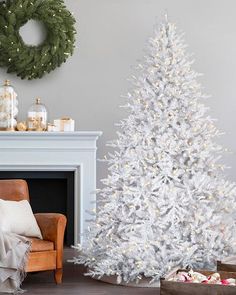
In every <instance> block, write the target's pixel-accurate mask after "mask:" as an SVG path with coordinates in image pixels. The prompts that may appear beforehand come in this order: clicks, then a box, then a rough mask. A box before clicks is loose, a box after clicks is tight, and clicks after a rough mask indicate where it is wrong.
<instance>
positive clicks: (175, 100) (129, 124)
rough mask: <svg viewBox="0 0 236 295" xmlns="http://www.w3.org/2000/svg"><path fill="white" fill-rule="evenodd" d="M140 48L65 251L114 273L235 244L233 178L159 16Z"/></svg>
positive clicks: (180, 261)
mask: <svg viewBox="0 0 236 295" xmlns="http://www.w3.org/2000/svg"><path fill="white" fill-rule="evenodd" d="M148 49H149V53H148V54H147V55H146V56H145V61H144V64H143V65H142V66H139V71H138V75H137V77H132V81H133V82H132V83H133V85H134V86H133V90H132V91H131V92H129V93H128V95H127V104H126V106H125V107H126V108H127V109H128V110H129V115H128V118H127V119H126V120H125V121H123V122H125V124H124V123H121V124H120V128H121V131H120V132H118V133H117V135H118V138H117V139H116V140H114V141H112V142H110V143H109V146H111V147H113V148H114V149H115V152H114V153H113V154H111V155H109V156H108V157H107V158H105V159H107V162H108V164H109V175H108V177H107V178H106V179H104V180H103V184H104V188H103V189H102V190H101V191H100V193H99V196H98V206H99V210H98V212H97V215H96V220H95V221H93V222H92V223H91V225H90V231H89V232H88V233H87V238H86V241H85V244H84V245H83V249H82V252H81V253H80V255H79V256H78V257H77V258H75V259H74V262H75V263H81V264H85V265H86V266H87V267H88V268H89V275H91V276H94V275H98V276H103V275H106V276H111V275H113V274H116V275H117V282H118V283H121V282H122V281H125V282H130V281H137V280H139V279H140V278H142V277H148V278H150V280H154V281H158V280H159V278H160V277H161V276H163V275H165V274H166V273H167V272H169V271H170V269H172V268H174V267H185V266H187V265H189V266H192V267H198V268H205V267H210V268H211V267H213V266H214V264H215V260H216V259H222V258H223V256H230V255H232V254H234V255H235V254H236V231H235V226H236V224H235V220H236V218H235V214H236V213H235V212H236V197H235V196H236V188H235V184H234V183H230V182H229V181H226V180H225V178H224V176H223V175H222V171H221V169H220V167H219V165H217V164H216V163H217V161H218V156H219V153H221V152H222V151H223V150H222V148H221V147H220V146H219V145H217V144H216V143H215V142H214V141H215V137H216V136H218V135H219V134H217V133H216V132H215V127H214V120H212V119H211V118H210V117H209V116H208V115H207V114H206V111H207V109H206V108H205V106H204V105H203V104H202V103H201V99H203V98H205V97H206V96H205V95H204V94H203V93H202V88H201V86H200V85H199V83H198V82H197V78H198V76H199V75H198V74H197V73H196V72H195V71H193V70H192V69H191V65H192V60H191V59H190V57H189V55H187V54H186V52H185V44H184V42H183V40H182V35H179V34H178V32H177V30H176V26H175V25H174V24H172V23H169V22H168V21H167V20H164V21H163V22H162V23H161V25H160V26H159V28H158V29H157V30H156V33H155V35H154V37H152V38H150V40H149V43H148ZM167 121H168V122H167ZM209 126H210V127H209ZM196 131H197V133H196ZM150 137H151V138H152V140H149V139H150ZM150 159H151V161H150ZM114 163H115V164H114ZM131 180H132V181H131ZM226 208H227V210H226ZM97 223H99V224H100V225H101V226H100V227H98V226H97ZM222 229H223V230H222ZM110 236H112V240H111V239H110V238H109V237H110ZM95 240H96V243H94V241H95ZM108 245H109V248H108ZM78 249H80V247H79V248H78ZM128 249H130V251H129V250H128Z"/></svg>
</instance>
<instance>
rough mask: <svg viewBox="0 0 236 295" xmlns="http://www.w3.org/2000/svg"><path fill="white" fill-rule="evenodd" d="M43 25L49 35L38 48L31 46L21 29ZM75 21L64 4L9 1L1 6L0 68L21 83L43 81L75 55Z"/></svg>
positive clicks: (50, 0) (38, 0) (40, 0)
mask: <svg viewBox="0 0 236 295" xmlns="http://www.w3.org/2000/svg"><path fill="white" fill-rule="evenodd" d="M31 19H33V20H37V21H41V22H42V23H43V24H44V25H45V27H46V31H47V36H46V39H45V41H44V42H43V43H42V44H40V45H39V46H29V45H27V44H25V43H24V41H23V39H22V37H21V36H20V33H19V30H20V28H21V27H22V26H23V25H24V24H26V23H27V22H28V21H29V20H31ZM74 25H75V19H74V17H73V16H72V14H71V13H70V12H69V11H68V10H67V9H66V7H65V4H64V1H63V0H6V1H3V2H0V66H1V67H7V72H8V73H12V72H15V73H16V74H17V76H19V77H21V78H22V79H29V80H32V79H37V78H42V77H43V76H44V75H45V74H46V73H49V72H51V71H53V70H54V69H55V68H57V67H60V66H61V64H62V63H63V62H65V61H66V59H67V58H68V57H69V56H70V55H72V54H73V51H74V47H75V34H76V30H75V26H74Z"/></svg>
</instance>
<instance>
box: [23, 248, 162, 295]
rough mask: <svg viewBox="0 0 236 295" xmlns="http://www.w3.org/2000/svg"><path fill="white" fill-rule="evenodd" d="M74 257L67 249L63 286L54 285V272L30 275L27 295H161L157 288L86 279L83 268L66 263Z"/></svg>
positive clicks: (25, 287)
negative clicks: (134, 286) (133, 286)
mask: <svg viewBox="0 0 236 295" xmlns="http://www.w3.org/2000/svg"><path fill="white" fill-rule="evenodd" d="M74 255H75V253H74V251H73V250H72V249H65V265H64V279H63V283H62V284H61V285H58V286H57V285H56V284H55V283H54V281H53V274H52V272H42V273H35V274H28V276H27V278H26V279H25V281H24V283H23V286H22V288H23V289H24V290H27V293H26V295H37V294H47V295H53V294H58V295H60V294H65V295H70V294H71V295H74V294H76V295H118V294H119V295H126V294H129V295H141V294H142V295H159V290H158V289H157V288H132V287H123V286H114V285H111V284H106V283H102V282H100V281H96V280H93V279H91V278H90V277H85V276H84V275H83V268H82V267H81V266H77V265H76V266H75V265H73V264H72V263H68V262H66V260H67V259H69V258H71V257H73V256H74Z"/></svg>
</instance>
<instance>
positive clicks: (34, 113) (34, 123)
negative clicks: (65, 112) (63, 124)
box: [27, 98, 48, 131]
mask: <svg viewBox="0 0 236 295" xmlns="http://www.w3.org/2000/svg"><path fill="white" fill-rule="evenodd" d="M47 121H48V111H47V108H46V106H45V105H44V104H42V103H41V100H40V98H36V102H35V103H34V104H33V105H32V106H31V107H30V108H29V110H28V118H27V125H28V130H29V131H46V130H47Z"/></svg>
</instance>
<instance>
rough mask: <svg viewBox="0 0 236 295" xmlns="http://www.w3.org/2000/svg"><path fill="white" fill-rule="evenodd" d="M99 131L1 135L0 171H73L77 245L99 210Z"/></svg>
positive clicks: (75, 238)
mask: <svg viewBox="0 0 236 295" xmlns="http://www.w3.org/2000/svg"><path fill="white" fill-rule="evenodd" d="M101 135H102V132H100V131H88V132H85V131H76V132H4V131H2V132H0V171H74V177H75V198H74V214H75V220H74V224H75V228H74V240H75V244H77V243H81V242H82V238H81V234H82V233H83V232H84V230H85V229H86V228H87V224H86V219H88V216H86V215H87V214H86V212H87V211H88V210H89V211H90V210H93V209H95V207H96V204H95V202H94V201H95V200H96V195H95V194H94V192H95V190H96V150H97V146H96V142H97V139H98V137H99V136H101Z"/></svg>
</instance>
